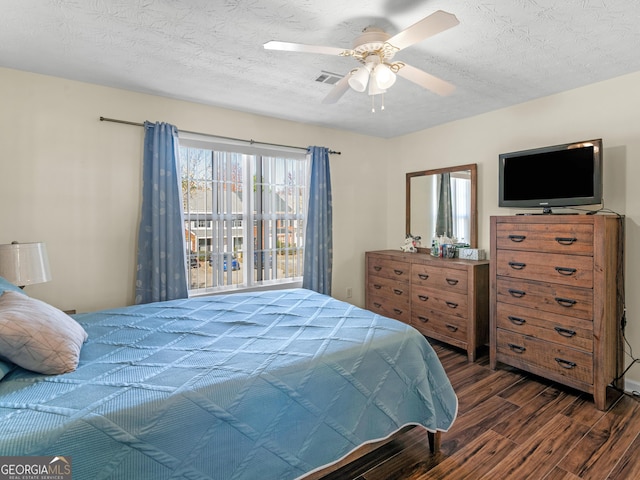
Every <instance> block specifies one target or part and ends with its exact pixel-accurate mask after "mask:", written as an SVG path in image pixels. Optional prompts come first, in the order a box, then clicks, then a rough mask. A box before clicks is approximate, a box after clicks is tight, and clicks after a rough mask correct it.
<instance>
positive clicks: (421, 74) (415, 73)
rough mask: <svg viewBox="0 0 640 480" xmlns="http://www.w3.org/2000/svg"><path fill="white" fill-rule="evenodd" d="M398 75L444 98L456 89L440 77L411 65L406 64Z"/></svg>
mask: <svg viewBox="0 0 640 480" xmlns="http://www.w3.org/2000/svg"><path fill="white" fill-rule="evenodd" d="M398 75H400V76H401V77H403V78H406V79H407V80H409V81H410V82H413V83H415V84H417V85H420V86H421V87H423V88H426V89H427V90H431V91H432V92H434V93H437V94H438V95H441V96H443V97H444V96H447V95H450V94H452V93H453V91H454V90H455V89H456V87H455V86H454V85H452V84H450V83H449V82H446V81H444V80H442V79H440V78H438V77H434V76H433V75H431V74H429V73H427V72H425V71H423V70H420V69H418V68H415V67H412V66H411V65H406V64H405V65H404V66H403V67H402V68H401V69H400V70H398Z"/></svg>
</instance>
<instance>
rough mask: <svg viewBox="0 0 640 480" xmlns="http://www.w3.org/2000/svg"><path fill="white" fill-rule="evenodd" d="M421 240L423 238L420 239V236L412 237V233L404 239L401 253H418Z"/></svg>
mask: <svg viewBox="0 0 640 480" xmlns="http://www.w3.org/2000/svg"><path fill="white" fill-rule="evenodd" d="M421 238H422V237H420V236H419V235H416V236H414V235H411V234H410V233H407V236H406V238H405V239H404V245H402V246H401V247H400V251H402V252H409V253H416V252H417V251H418V247H419V246H420V239H421Z"/></svg>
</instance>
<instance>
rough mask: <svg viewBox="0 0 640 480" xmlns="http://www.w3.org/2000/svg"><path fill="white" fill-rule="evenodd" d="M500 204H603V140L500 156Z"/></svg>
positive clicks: (530, 205)
mask: <svg viewBox="0 0 640 480" xmlns="http://www.w3.org/2000/svg"><path fill="white" fill-rule="evenodd" d="M499 159H500V168H499V172H500V176H499V197H498V205H499V206H501V207H514V208H531V207H542V208H549V207H568V206H575V205H593V204H599V203H601V202H602V140H601V139H598V140H589V141H585V142H574V143H566V144H563V145H554V146H551V147H544V148H536V149H533V150H524V151H520V152H512V153H503V154H500V157H499Z"/></svg>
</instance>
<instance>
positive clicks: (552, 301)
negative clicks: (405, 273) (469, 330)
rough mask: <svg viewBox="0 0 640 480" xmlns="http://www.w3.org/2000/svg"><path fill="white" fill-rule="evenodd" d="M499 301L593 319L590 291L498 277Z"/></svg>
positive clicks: (497, 291) (497, 295) (497, 294)
mask: <svg viewBox="0 0 640 480" xmlns="http://www.w3.org/2000/svg"><path fill="white" fill-rule="evenodd" d="M412 297H413V293H412ZM496 300H497V302H498V303H508V304H511V305H517V306H520V307H527V308H531V309H534V310H541V311H544V312H551V313H557V314H559V315H567V316H571V317H577V318H582V319H584V320H592V319H593V291H592V290H589V289H586V288H577V287H567V286H564V285H557V284H553V283H542V282H531V281H527V280H515V279H510V278H506V277H498V278H497V280H496Z"/></svg>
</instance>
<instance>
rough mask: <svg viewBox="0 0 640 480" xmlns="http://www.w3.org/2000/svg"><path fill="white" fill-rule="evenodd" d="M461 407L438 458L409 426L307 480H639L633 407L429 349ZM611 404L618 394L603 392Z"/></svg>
mask: <svg viewBox="0 0 640 480" xmlns="http://www.w3.org/2000/svg"><path fill="white" fill-rule="evenodd" d="M432 344H433V346H434V348H435V349H436V351H437V352H438V355H439V357H440V359H441V361H442V364H443V365H444V367H445V369H446V371H447V374H448V375H449V378H450V380H451V383H452V384H453V387H454V389H455V391H456V393H457V395H458V399H459V411H458V418H457V420H456V421H455V423H454V425H453V427H452V428H451V430H449V432H446V433H443V434H442V446H441V450H440V452H439V453H438V454H436V455H434V456H431V455H429V451H428V444H427V438H426V431H425V430H424V429H422V428H420V427H416V428H413V429H411V430H409V431H407V432H404V433H402V434H401V435H397V436H396V437H394V438H392V439H389V440H387V441H386V442H382V444H380V445H379V446H378V447H377V448H374V447H368V448H364V449H362V451H361V452H358V453H357V454H356V455H353V456H352V457H351V458H349V459H348V460H349V462H346V461H345V462H342V463H341V464H338V465H335V466H332V467H330V468H328V469H325V470H324V471H322V472H317V473H315V474H312V475H308V476H307V477H305V480H320V479H322V480H346V479H357V480H399V479H409V480H427V479H439V480H444V479H447V480H462V479H468V480H477V479H478V480H479V479H490V480H504V479H517V480H525V479H526V480H530V479H546V480H577V479H592V480H604V479H612V480H613V479H617V480H634V479H640V402H639V401H638V400H637V399H636V398H632V397H630V396H628V395H622V396H621V397H620V398H619V399H617V400H616V401H614V402H613V404H612V406H611V407H610V408H609V410H608V411H606V412H602V411H599V410H597V409H596V408H595V407H594V405H593V401H592V398H591V397H590V396H589V395H585V394H581V393H580V392H577V391H574V390H571V389H568V388H566V387H563V386H560V385H557V384H554V383H552V382H549V381H547V380H545V379H541V378H539V377H535V376H531V375H528V374H526V373H524V372H520V371H519V370H516V369H511V368H509V367H505V366H501V367H500V368H499V369H497V370H495V371H493V370H491V369H490V368H489V366H488V358H487V355H486V354H485V355H482V356H481V357H480V359H479V360H478V361H477V362H476V363H467V359H466V355H464V354H463V353H462V352H461V351H458V350H454V349H452V348H450V347H447V346H445V345H442V344H439V343H437V342H435V341H434V342H432ZM611 393H612V398H615V397H616V396H617V395H616V392H611Z"/></svg>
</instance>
